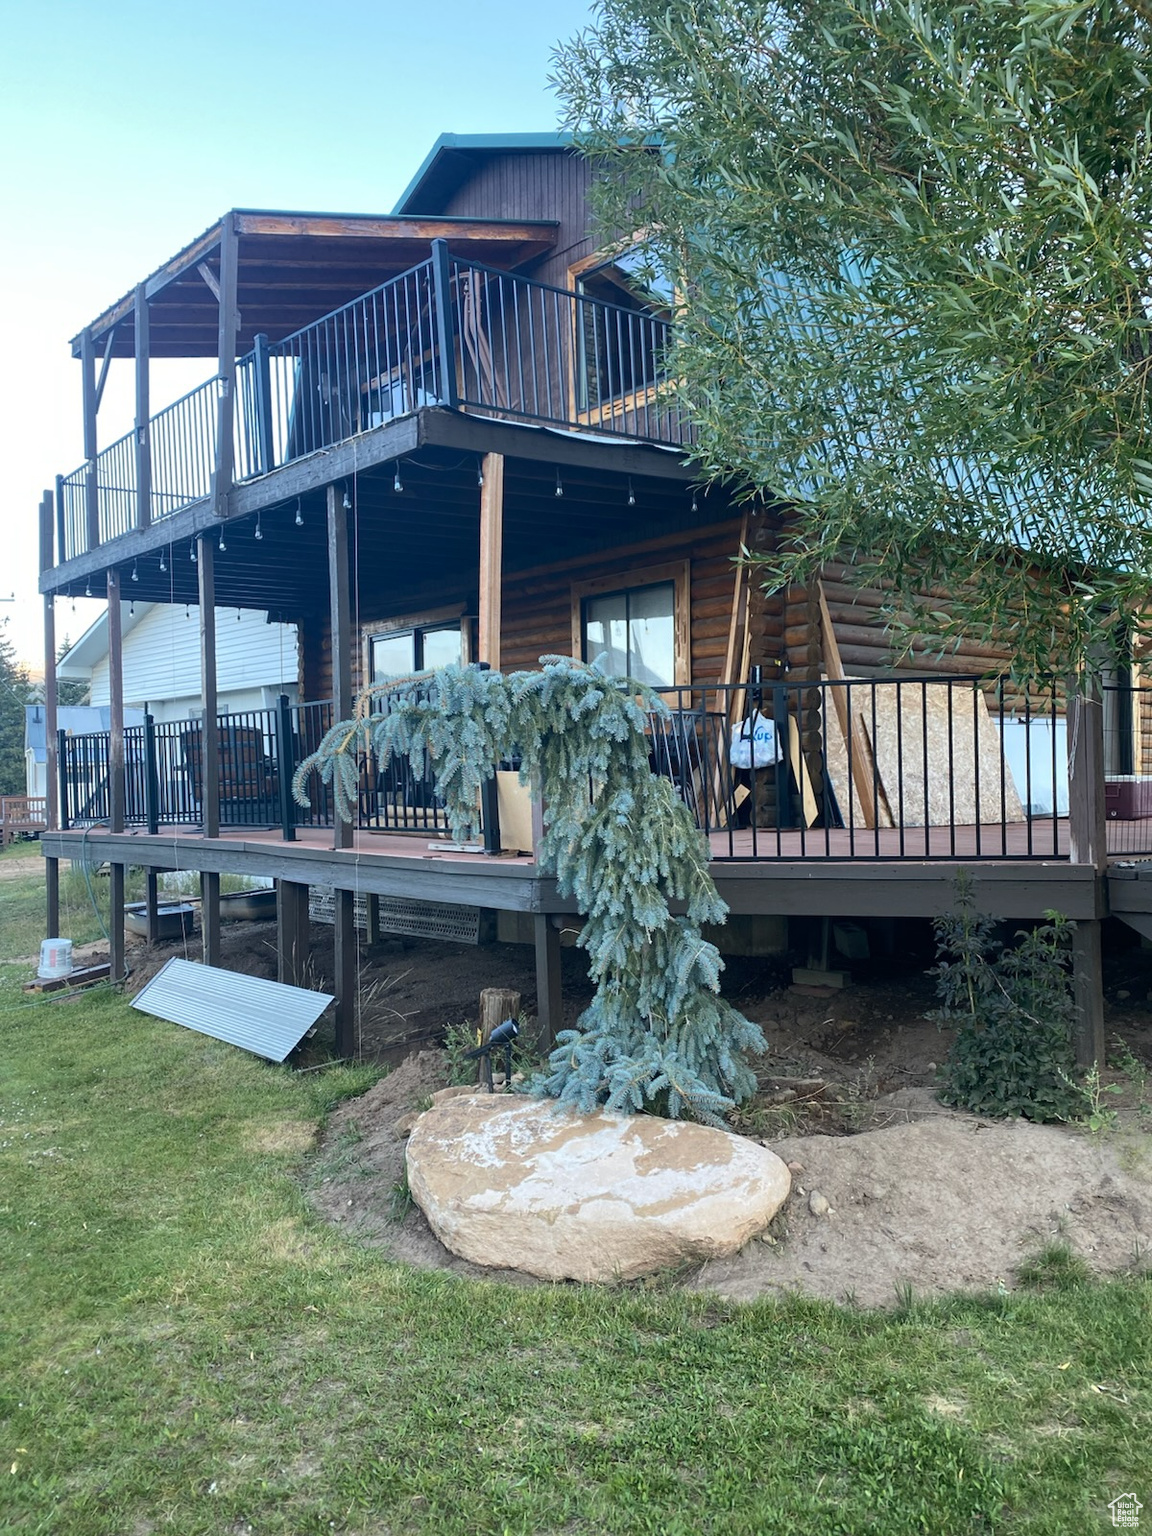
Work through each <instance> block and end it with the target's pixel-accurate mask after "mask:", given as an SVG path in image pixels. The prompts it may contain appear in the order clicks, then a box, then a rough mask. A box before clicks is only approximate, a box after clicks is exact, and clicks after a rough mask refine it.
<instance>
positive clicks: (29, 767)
mask: <svg viewBox="0 0 1152 1536" xmlns="http://www.w3.org/2000/svg"><path fill="white" fill-rule="evenodd" d="M143 720H144V716H143V715H142V714H141V712H140V711H139V710H138V709H125V711H124V724H125V725H141V724H142V723H143ZM109 723H110V722H109V709H108V706H107V705H106V704H105V705H104V707H103V708H95V707H93V706H92V705H91V704H61V706H60V708H59V710H58V711H57V715H56V725H57V727H58V729H60V730H62V731H67V732H68V734H69V736H88V735H93V734H95V733H96V732H97V731H106V730H108V728H109ZM47 748H48V742H47V732H46V728H45V718H44V706H43V704H25V706H24V786H25V788H24V792H25V794H29V795H46V794H47V793H48V750H47Z"/></svg>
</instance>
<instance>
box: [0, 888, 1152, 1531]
mask: <svg viewBox="0 0 1152 1536" xmlns="http://www.w3.org/2000/svg"><path fill="white" fill-rule="evenodd" d="M3 900H4V896H3V893H2V892H0V901H3ZM0 977H2V978H4V979H3V980H2V981H0V1030H2V1037H3V1055H2V1057H0V1060H2V1063H3V1065H2V1067H0V1241H2V1249H0V1476H2V1477H3V1482H2V1484H0V1489H2V1492H0V1531H3V1532H5V1533H8V1532H21V1533H23V1532H39V1533H44V1536H48V1533H51V1536H104V1533H108V1536H136V1533H148V1532H153V1531H157V1532H159V1531H173V1532H177V1533H179V1536H200V1533H203V1536H231V1533H246V1532H248V1531H249V1530H251V1532H252V1533H253V1536H274V1533H286V1536H287V1533H291V1536H302V1533H318V1536H331V1533H332V1532H337V1533H343V1536H352V1533H359V1536H369V1533H371V1536H384V1533H395V1536H399V1533H408V1532H427V1533H436V1536H454V1533H459V1536H475V1533H492V1536H503V1533H505V1532H515V1533H550V1532H556V1533H561V1532H563V1533H565V1536H594V1533H596V1536H599V1533H623V1532H652V1533H660V1536H668V1533H684V1536H689V1533H691V1536H696V1533H700V1532H725V1533H748V1536H753V1533H755V1536H760V1533H764V1532H801V1533H809V1532H813V1533H817V1532H818V1533H824V1532H830V1533H835V1532H844V1533H851V1536H865V1533H893V1536H896V1533H904V1532H912V1531H924V1532H930V1533H933V1536H945V1533H949V1532H971V1531H1028V1532H1036V1533H1040V1532H1077V1533H1079V1532H1084V1531H1094V1530H1104V1529H1110V1526H1109V1524H1108V1520H1107V1515H1106V1511H1105V1508H1104V1506H1105V1503H1106V1501H1107V1500H1109V1499H1111V1498H1113V1497H1114V1496H1115V1495H1117V1494H1119V1493H1124V1492H1127V1491H1129V1489H1131V1490H1132V1491H1134V1492H1135V1493H1136V1494H1137V1495H1138V1496H1139V1497H1140V1498H1141V1499H1142V1500H1143V1501H1144V1502H1145V1504H1146V1505H1148V1506H1149V1508H1152V1472H1150V1464H1152V1462H1150V1457H1149V1451H1148V1446H1149V1441H1150V1435H1152V1383H1150V1381H1149V1375H1148V1365H1149V1337H1150V1334H1152V1285H1150V1284H1148V1283H1139V1282H1135V1281H1133V1282H1126V1283H1116V1284H1111V1285H1107V1286H1095V1285H1091V1284H1086V1283H1080V1282H1078V1281H1077V1280H1076V1279H1075V1276H1074V1274H1073V1275H1071V1276H1065V1277H1063V1279H1061V1277H1060V1274H1059V1271H1056V1272H1055V1273H1054V1280H1058V1281H1060V1284H1061V1285H1062V1287H1063V1288H1056V1286H1055V1285H1054V1286H1053V1288H1052V1289H1049V1290H1043V1289H1037V1290H1030V1291H1026V1292H1019V1293H1016V1294H1013V1295H1004V1296H993V1297H989V1298H987V1299H982V1300H958V1301H954V1302H951V1303H949V1304H947V1305H933V1306H929V1305H917V1304H912V1305H909V1306H905V1307H904V1308H902V1309H901V1310H899V1311H897V1312H894V1313H891V1314H874V1313H861V1312H852V1311H843V1310H838V1309H835V1308H833V1307H830V1306H825V1305H820V1304H816V1303H812V1302H805V1301H795V1302H791V1303H788V1304H784V1305H781V1304H770V1303H766V1304H757V1305H749V1306H740V1305H730V1304H726V1303H720V1302H717V1301H714V1300H711V1299H707V1298H700V1297H690V1296H685V1295H682V1294H679V1293H677V1292H675V1291H672V1290H669V1289H665V1288H662V1287H657V1288H654V1289H651V1290H622V1291H615V1292H613V1291H595V1290H580V1289H577V1288H575V1287H556V1288H538V1289H531V1290H527V1289H525V1290H519V1289H507V1288H503V1287H499V1286H494V1285H483V1284H475V1283H471V1282H465V1281H461V1280H457V1279H453V1278H452V1277H450V1276H448V1275H444V1274H424V1273H415V1272H411V1271H409V1270H406V1269H403V1268H400V1267H397V1266H395V1265H391V1264H388V1263H386V1262H384V1261H383V1260H382V1259H381V1258H380V1257H379V1256H378V1255H376V1254H373V1253H371V1252H367V1251H364V1250H361V1249H360V1248H358V1247H356V1246H354V1245H353V1244H352V1243H350V1242H349V1241H347V1240H346V1239H345V1238H344V1237H343V1236H342V1235H341V1234H340V1233H339V1232H338V1231H335V1230H332V1229H330V1228H328V1227H326V1226H324V1225H322V1224H320V1223H319V1222H318V1221H316V1220H315V1219H313V1217H312V1216H311V1215H310V1214H309V1210H308V1207H307V1205H306V1203H305V1200H304V1197H303V1194H302V1192H301V1188H300V1179H301V1174H302V1169H303V1168H304V1167H305V1164H306V1157H307V1154H306V1152H305V1151H304V1147H305V1144H306V1142H307V1141H308V1139H309V1137H310V1135H311V1132H312V1130H313V1128H314V1127H315V1126H316V1125H317V1124H318V1123H319V1122H320V1120H321V1119H322V1117H323V1115H324V1114H325V1112H326V1111H327V1110H328V1109H329V1108H330V1107H331V1105H332V1104H333V1103H334V1102H335V1101H336V1100H337V1099H338V1098H339V1097H340V1096H342V1095H346V1094H348V1093H349V1092H352V1091H354V1090H356V1089H357V1088H358V1087H360V1086H361V1085H363V1084H364V1083H365V1082H366V1081H367V1077H366V1075H365V1074H364V1073H362V1072H361V1073H359V1074H357V1073H355V1072H353V1071H352V1070H350V1069H344V1068H338V1069H333V1070H331V1071H327V1072H312V1073H308V1074H303V1075H297V1074H293V1072H291V1071H290V1070H288V1069H284V1068H275V1067H269V1066H267V1065H265V1064H262V1063H260V1062H258V1061H256V1060H254V1059H253V1058H251V1057H247V1056H244V1055H242V1054H241V1053H239V1052H237V1051H234V1050H232V1049H231V1048H229V1047H226V1046H222V1045H219V1044H216V1043H215V1042H212V1041H209V1040H205V1039H203V1038H201V1037H198V1036H195V1035H193V1034H190V1033H187V1032H185V1031H183V1030H180V1029H178V1028H176V1027H174V1026H170V1025H168V1024H164V1023H160V1022H158V1021H156V1020H152V1019H148V1018H145V1017H143V1016H142V1015H140V1014H137V1013H135V1012H133V1011H131V1010H130V1009H129V1008H128V1007H127V1006H126V1005H125V1004H124V1003H123V1001H121V1000H120V999H119V998H118V997H116V996H115V995H114V994H113V993H111V992H110V991H101V992H93V993H89V994H86V995H84V996H82V997H79V998H77V999H75V1000H71V1001H67V1002H63V1003H59V1002H45V1001H40V1002H34V1003H29V1002H28V1001H26V1000H25V998H24V997H23V995H22V994H21V993H20V991H19V989H18V985H17V981H18V978H17V977H16V976H15V974H14V972H13V971H12V970H8V971H2V970H0ZM9 1469H11V1470H9Z"/></svg>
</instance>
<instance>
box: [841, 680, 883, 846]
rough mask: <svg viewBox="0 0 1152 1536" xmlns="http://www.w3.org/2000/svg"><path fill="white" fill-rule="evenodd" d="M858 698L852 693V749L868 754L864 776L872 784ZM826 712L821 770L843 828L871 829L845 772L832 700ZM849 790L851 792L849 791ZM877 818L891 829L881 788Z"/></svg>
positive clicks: (844, 752)
mask: <svg viewBox="0 0 1152 1536" xmlns="http://www.w3.org/2000/svg"><path fill="white" fill-rule="evenodd" d="M831 691H832V690H831V689H830V688H828V689H825V694H826V695H827V694H830V693H831ZM863 697H864V695H863V694H862V693H861V694H860V695H859V696H857V694H856V693H855V691H853V694H852V712H853V714H854V715H855V716H856V730H855V732H854V733H853V734H854V737H855V741H854V747H853V750H854V751H856V752H859V753H861V754H867V760H866V761H865V762H864V764H863V768H864V772H865V775H866V777H867V779H868V781H869V783H871V781H872V747H871V743H870V741H869V739H868V736H867V735H866V734H865V731H864V728H863V716H862V713H861V711H860V708H859V700H860V699H861V698H863ZM827 706H828V707H827V709H826V711H825V715H824V767H825V770H826V772H827V774H828V778H829V781H830V782H831V785H832V792H833V794H835V796H836V801H837V804H838V805H839V807H840V815H841V818H842V819H843V822H844V825H845V826H846V827H849V826H851V827H854V828H855V829H856V830H857V831H860V830H862V829H867V828H869V827H870V826H871V822H870V821H869V819H868V815H867V812H866V810H865V808H864V807H863V806H862V805H861V803H860V797H859V795H858V794H857V793H856V787H855V784H854V783H853V782H852V775H851V774H850V773H849V771H848V746H847V743H846V742H845V740H844V732H843V730H842V729H841V726H840V717H839V715H838V714H837V712H836V710H835V709H833V708H832V704H831V701H830V700H828V701H827ZM850 790H851V793H849V791H850ZM876 802H877V803H876V815H877V818H878V821H879V824H880V826H882V827H890V826H891V825H892V816H891V813H890V811H889V809H888V806H887V805H886V803H885V800H884V793H883V788H881V792H880V794H879V795H877V797H876Z"/></svg>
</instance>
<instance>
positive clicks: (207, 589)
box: [196, 533, 220, 837]
mask: <svg viewBox="0 0 1152 1536" xmlns="http://www.w3.org/2000/svg"><path fill="white" fill-rule="evenodd" d="M196 544H197V552H198V560H197V565H196V577H197V582H198V585H199V595H200V699H201V708H202V710H203V712H204V713H203V719H202V720H201V722H200V809H201V817H202V819H203V823H204V836H205V837H219V835H220V724H219V720H218V719H217V700H216V542H215V539H214V538H213V536H212V534H210V533H209V534H202V535H201V536H200V538H198V539H197V541H196Z"/></svg>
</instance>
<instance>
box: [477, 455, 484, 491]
mask: <svg viewBox="0 0 1152 1536" xmlns="http://www.w3.org/2000/svg"><path fill="white" fill-rule="evenodd" d="M476 484H477V485H478V486H480V487H481V489H483V486H484V460H483V459H477V460H476Z"/></svg>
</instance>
